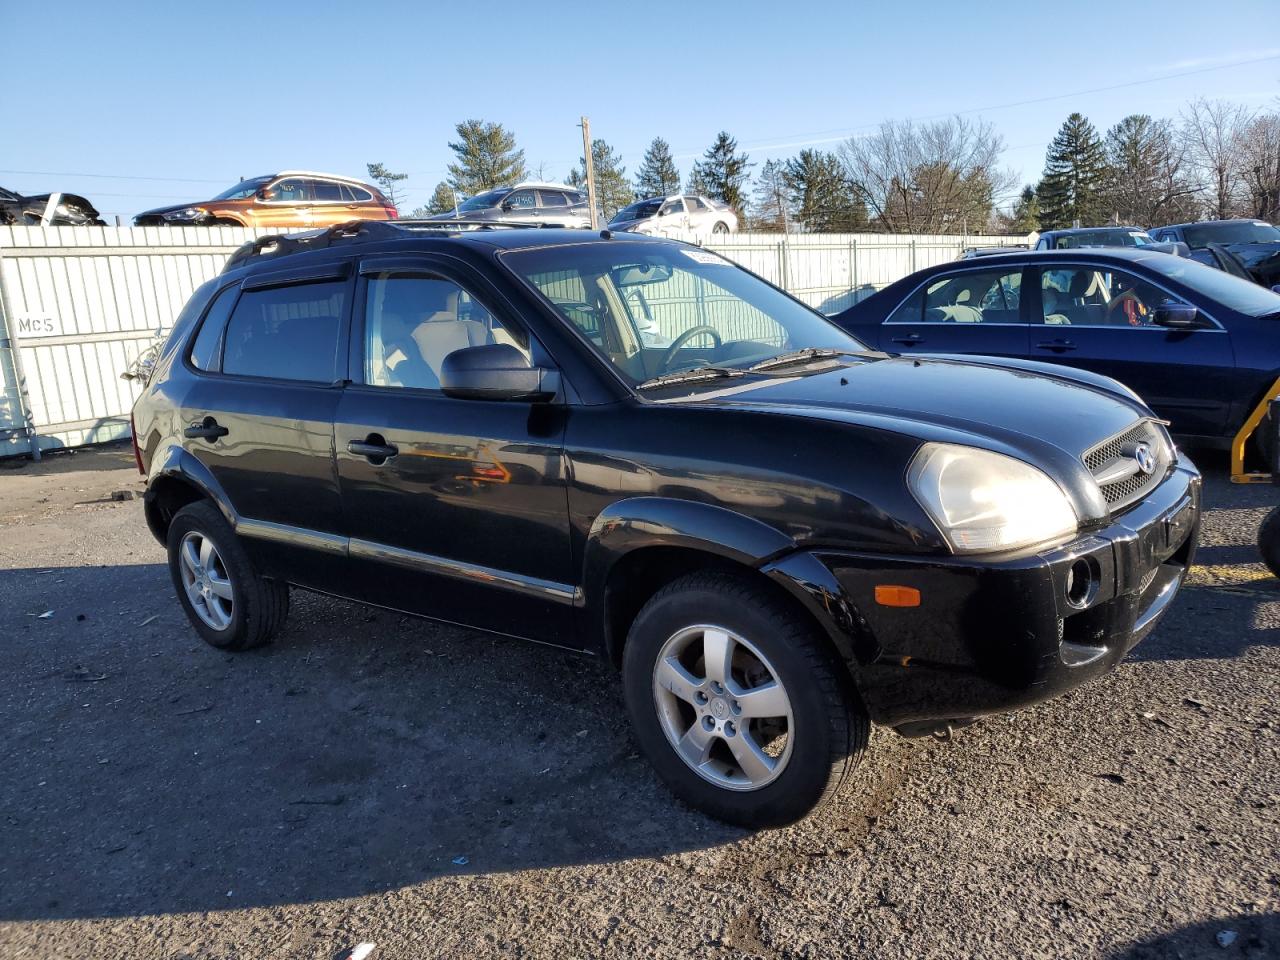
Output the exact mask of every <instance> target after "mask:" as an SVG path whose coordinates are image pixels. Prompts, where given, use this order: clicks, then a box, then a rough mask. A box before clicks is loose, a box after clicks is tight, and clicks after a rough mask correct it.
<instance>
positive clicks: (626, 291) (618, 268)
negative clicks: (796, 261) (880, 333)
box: [502, 240, 866, 386]
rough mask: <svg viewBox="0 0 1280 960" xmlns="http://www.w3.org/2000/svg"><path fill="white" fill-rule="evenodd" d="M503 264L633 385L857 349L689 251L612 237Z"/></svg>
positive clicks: (506, 258) (818, 318)
mask: <svg viewBox="0 0 1280 960" xmlns="http://www.w3.org/2000/svg"><path fill="white" fill-rule="evenodd" d="M502 263H503V264H504V265H505V266H506V267H507V268H508V269H510V270H512V271H514V272H515V273H516V274H517V276H519V277H520V278H521V279H523V280H525V281H526V282H528V283H529V284H530V285H531V286H532V287H533V288H534V290H536V291H537V292H538V293H539V294H540V295H541V296H542V297H543V298H544V299H545V300H546V302H547V303H548V304H549V305H550V306H551V308H552V309H553V310H554V311H555V312H556V313H558V314H559V315H560V316H561V317H562V318H564V320H565V321H567V322H568V323H569V324H570V325H572V327H573V328H574V329H575V330H576V331H577V332H578V333H579V334H580V335H581V336H582V337H583V338H584V339H585V340H586V341H587V342H588V343H590V344H591V346H592V347H593V348H594V349H595V351H596V352H597V353H598V354H599V355H600V356H601V357H603V358H604V359H605V360H607V361H608V362H609V363H610V364H611V365H612V366H613V367H614V369H616V370H617V371H618V373H619V374H620V375H621V376H622V377H623V379H624V380H626V381H627V382H629V383H630V384H631V385H632V386H636V385H638V384H642V383H645V382H646V381H650V380H652V379H653V378H655V377H665V376H668V375H671V374H673V373H677V372H681V371H694V370H700V369H702V368H707V369H708V370H709V371H718V372H719V373H721V374H724V375H739V374H740V372H741V371H745V370H746V368H748V367H750V366H751V365H752V364H755V363H759V362H760V361H762V360H766V359H770V358H773V357H776V356H778V355H779V354H781V353H789V352H791V351H796V350H805V349H808V348H816V349H817V350H819V351H830V350H837V351H862V350H865V349H866V347H865V346H864V345H863V344H862V343H860V342H859V341H858V340H856V339H854V338H853V337H851V336H849V334H847V333H845V332H844V331H843V330H841V329H840V328H839V327H837V326H835V325H834V324H832V323H830V322H829V321H828V320H827V319H826V318H825V317H823V316H822V315H821V314H818V313H816V312H815V311H813V310H811V309H810V308H808V307H806V306H805V305H804V304H802V303H799V302H797V301H795V300H793V299H791V297H789V296H787V295H786V294H785V293H783V292H781V291H780V290H776V289H774V288H773V287H771V286H769V285H768V284H767V283H765V282H764V281H763V280H760V279H759V278H758V277H755V276H753V275H752V274H750V273H748V272H747V271H745V270H743V269H742V268H740V267H738V266H737V265H735V264H733V263H730V262H729V261H728V260H725V259H724V258H722V257H720V256H717V255H716V254H714V253H711V252H710V251H707V250H700V249H698V248H696V247H688V246H684V245H681V244H673V243H665V242H662V241H654V242H619V241H617V240H615V241H612V242H604V243H591V244H582V245H576V246H554V247H544V248H541V249H537V250H515V251H510V252H508V253H505V254H503V256H502ZM787 372H788V373H791V372H793V371H792V369H791V368H788V371H787Z"/></svg>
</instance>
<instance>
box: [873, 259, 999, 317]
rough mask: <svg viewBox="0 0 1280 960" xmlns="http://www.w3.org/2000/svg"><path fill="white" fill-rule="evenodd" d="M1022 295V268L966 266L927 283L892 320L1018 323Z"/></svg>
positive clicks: (904, 304)
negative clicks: (964, 268) (971, 268)
mask: <svg viewBox="0 0 1280 960" xmlns="http://www.w3.org/2000/svg"><path fill="white" fill-rule="evenodd" d="M1021 295H1022V271H1021V270H1010V269H1008V268H1005V269H1003V270H967V271H965V272H963V273H953V274H951V275H949V276H945V277H938V278H935V279H934V280H931V281H929V282H928V283H926V284H925V285H924V286H923V287H921V288H920V289H919V290H917V291H916V292H915V293H913V294H912V295H911V296H910V297H908V298H907V300H906V302H905V303H903V304H902V306H900V307H898V309H897V310H895V311H894V312H893V314H892V315H891V316H890V317H889V323H1017V322H1019V313H1018V307H1019V304H1020V303H1021Z"/></svg>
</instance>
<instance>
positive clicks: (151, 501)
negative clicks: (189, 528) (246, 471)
mask: <svg viewBox="0 0 1280 960" xmlns="http://www.w3.org/2000/svg"><path fill="white" fill-rule="evenodd" d="M199 500H208V501H210V502H211V503H213V504H214V505H215V506H216V507H217V508H218V510H219V511H221V513H222V515H223V516H224V517H225V518H226V520H227V522H228V523H229V524H231V526H232V527H233V528H234V527H235V526H236V521H237V519H238V518H237V517H236V514H235V512H234V511H233V510H231V508H230V507H228V506H227V503H226V498H225V497H224V496H223V495H222V488H221V487H220V486H219V485H218V482H217V481H216V480H215V479H214V477H213V474H212V473H211V472H210V470H209V468H208V467H206V466H205V465H204V464H203V463H201V462H200V461H199V460H197V459H196V458H195V457H194V456H193V455H192V454H191V453H189V452H188V451H186V450H184V449H182V448H181V447H178V446H172V447H169V448H168V449H167V450H166V451H165V452H164V453H163V454H162V455H161V456H158V457H157V458H156V460H155V462H154V463H153V465H152V473H151V478H150V479H149V480H148V481H147V492H146V493H145V494H144V495H143V512H144V514H145V516H146V520H147V529H149V530H150V531H151V535H152V536H153V537H155V538H156V540H158V541H159V542H160V544H161V545H163V544H165V543H167V541H168V535H169V524H171V523H172V522H173V517H174V515H175V514H176V513H177V512H178V511H179V510H181V509H182V508H183V507H185V506H187V504H190V503H195V502H197V501H199Z"/></svg>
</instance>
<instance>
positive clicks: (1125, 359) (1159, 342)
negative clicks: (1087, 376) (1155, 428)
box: [1031, 254, 1236, 437]
mask: <svg viewBox="0 0 1280 960" xmlns="http://www.w3.org/2000/svg"><path fill="white" fill-rule="evenodd" d="M1160 256H1164V254H1160ZM1033 286H1034V287H1035V289H1036V296H1037V299H1038V301H1039V302H1038V303H1037V304H1036V308H1035V318H1036V321H1037V322H1036V324H1034V325H1033V327H1032V335H1031V345H1032V350H1031V356H1032V358H1033V359H1036V360H1048V361H1051V362H1053V363H1062V364H1066V365H1068V366H1073V367H1081V368H1083V369H1085V370H1091V371H1093V372H1094V373H1101V374H1103V375H1104V376H1108V377H1112V378H1114V379H1116V380H1119V381H1120V382H1121V383H1123V384H1125V385H1126V386H1128V387H1129V388H1130V389H1132V390H1134V391H1135V392H1136V393H1137V394H1138V395H1139V396H1140V397H1142V399H1143V400H1145V401H1146V402H1147V404H1148V405H1149V406H1150V407H1151V409H1153V410H1154V411H1155V412H1156V413H1157V414H1158V415H1159V416H1161V417H1163V418H1165V419H1167V420H1168V421H1169V422H1170V427H1169V429H1170V430H1171V431H1172V432H1173V433H1176V434H1181V435H1183V436H1203V437H1218V436H1221V435H1222V434H1223V433H1224V432H1225V430H1226V426H1227V417H1228V415H1229V414H1230V412H1231V400H1232V397H1233V396H1235V394H1236V388H1235V386H1234V381H1235V375H1236V374H1235V353H1234V351H1233V350H1232V347H1231V337H1230V335H1229V334H1228V333H1227V332H1226V331H1225V330H1224V329H1222V328H1221V327H1219V326H1218V325H1217V324H1216V323H1214V325H1213V327H1212V328H1206V329H1202V330H1174V329H1169V328H1166V327H1160V326H1157V325H1156V324H1155V323H1154V322H1153V318H1154V314H1155V308H1156V307H1157V306H1159V305H1160V304H1162V303H1166V302H1168V303H1180V302H1183V301H1181V300H1179V298H1178V297H1176V296H1174V295H1173V294H1172V293H1170V292H1169V291H1167V290H1165V289H1163V288H1161V287H1159V286H1157V285H1156V284H1155V283H1153V282H1151V281H1149V280H1147V279H1145V278H1143V277H1141V276H1138V275H1137V274H1135V273H1130V272H1129V271H1126V270H1116V269H1113V268H1111V267H1109V266H1105V267H1100V266H1097V265H1085V264H1080V265H1072V264H1063V265H1061V266H1056V265H1055V266H1052V267H1050V266H1046V267H1045V268H1044V269H1043V270H1042V271H1041V272H1040V275H1039V278H1038V282H1036V283H1035V284H1033Z"/></svg>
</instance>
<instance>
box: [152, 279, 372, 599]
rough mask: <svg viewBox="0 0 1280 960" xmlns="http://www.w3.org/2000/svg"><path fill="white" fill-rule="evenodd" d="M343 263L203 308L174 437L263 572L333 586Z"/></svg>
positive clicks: (228, 292)
mask: <svg viewBox="0 0 1280 960" xmlns="http://www.w3.org/2000/svg"><path fill="white" fill-rule="evenodd" d="M350 267H351V265H350V264H349V263H341V262H339V263H333V264H328V265H324V266H323V267H321V268H314V267H313V268H311V269H309V270H307V271H306V272H305V273H299V272H297V271H295V272H293V273H289V274H282V275H276V276H271V277H266V276H261V277H256V278H253V280H252V281H251V282H250V283H247V284H246V286H245V288H244V289H243V290H241V289H240V287H239V286H238V285H233V286H231V287H228V288H226V289H225V290H223V291H222V292H221V293H220V294H219V295H218V296H217V297H216V298H215V299H214V301H213V303H212V304H211V305H210V307H209V309H208V311H207V312H206V314H205V317H204V319H203V321H202V323H201V327H200V330H199V332H198V333H197V335H196V339H195V341H194V342H193V345H192V350H191V355H190V356H189V357H186V358H184V360H183V362H185V363H188V364H189V365H190V366H191V368H192V369H193V370H194V371H195V373H196V376H195V377H194V378H193V381H192V384H191V386H190V388H189V389H188V390H187V391H185V392H184V394H183V396H182V406H181V408H180V409H179V410H178V411H177V415H178V416H179V417H180V418H181V423H182V424H183V429H184V432H185V439H184V442H183V446H184V447H185V448H186V449H187V450H188V451H190V453H191V454H192V455H193V456H194V457H195V458H196V459H197V460H199V461H200V462H201V463H202V464H203V465H204V466H205V467H207V468H208V469H209V472H210V473H211V474H212V475H213V478H214V480H215V481H216V482H217V484H218V485H219V486H220V487H221V488H222V490H223V492H224V493H225V495H226V498H227V500H228V501H229V503H230V505H231V508H232V509H233V510H234V511H235V513H236V515H237V528H236V532H237V533H238V534H240V536H241V537H242V538H243V539H244V543H245V546H246V548H247V549H248V550H249V552H250V553H251V554H252V555H253V557H254V559H255V561H256V562H257V563H258V566H259V568H260V569H261V570H262V571H263V572H264V573H267V574H269V575H273V576H278V577H280V578H282V579H287V580H289V581H291V582H294V583H301V584H304V585H306V586H312V587H316V588H319V589H323V590H331V591H334V592H339V593H340V592H343V591H342V586H343V585H344V584H345V583H346V581H347V578H346V570H345V565H346V561H345V559H344V558H345V554H346V541H345V529H344V525H343V519H342V502H341V496H340V492H339V489H338V483H337V478H336V476H335V473H334V462H333V420H334V416H335V415H336V413H337V409H338V400H339V398H340V396H341V394H342V384H341V380H342V375H340V374H339V372H338V371H339V370H340V369H341V370H344V371H345V367H346V350H345V345H346V343H347V340H348V333H347V323H348V311H349V307H350V303H351V292H352V288H353V285H354V280H353V279H352V277H351V273H352V271H351V269H350Z"/></svg>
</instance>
